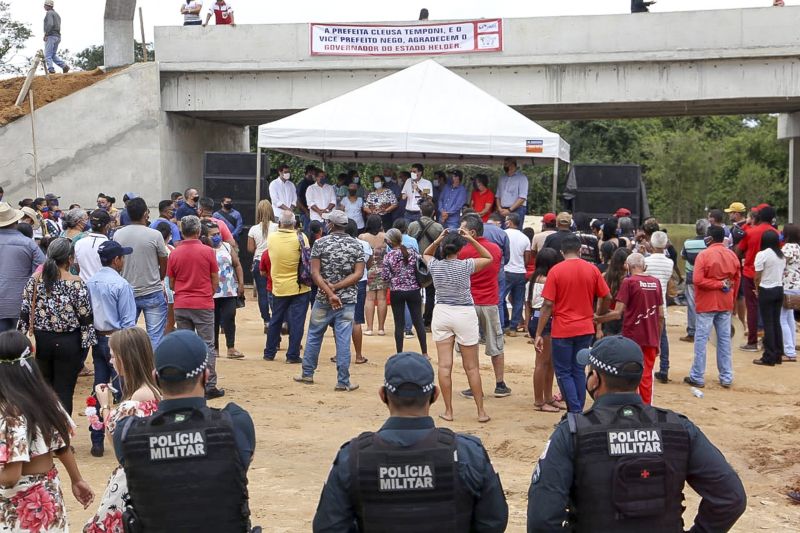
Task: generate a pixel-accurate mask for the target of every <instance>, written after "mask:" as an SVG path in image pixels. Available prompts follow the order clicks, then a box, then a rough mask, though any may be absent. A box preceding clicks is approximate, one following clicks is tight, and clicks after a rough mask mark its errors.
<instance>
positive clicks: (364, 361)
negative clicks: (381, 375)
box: [356, 357, 369, 365]
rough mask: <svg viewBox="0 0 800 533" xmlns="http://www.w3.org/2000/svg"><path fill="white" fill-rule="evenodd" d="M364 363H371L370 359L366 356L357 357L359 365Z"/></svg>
mask: <svg viewBox="0 0 800 533" xmlns="http://www.w3.org/2000/svg"><path fill="white" fill-rule="evenodd" d="M364 363H369V359H367V358H366V357H362V358H361V359H356V364H357V365H363V364H364Z"/></svg>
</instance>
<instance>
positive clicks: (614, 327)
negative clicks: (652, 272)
mask: <svg viewBox="0 0 800 533" xmlns="http://www.w3.org/2000/svg"><path fill="white" fill-rule="evenodd" d="M629 255H631V251H630V250H628V249H627V248H617V249H616V250H614V255H612V256H611V261H609V263H608V268H607V269H606V272H605V274H603V278H604V279H605V280H606V284H607V285H608V288H609V289H610V290H611V307H610V309H611V310H612V311H613V310H614V305H615V304H616V303H617V292H618V291H619V288H620V287H621V286H622V280H624V279H625V276H627V275H628V270H627V269H626V267H625V261H626V260H627V259H628V256H629ZM621 333H622V320H612V321H610V322H606V323H604V324H603V325H602V326H597V336H598V337H603V336H606V335H620V334H621Z"/></svg>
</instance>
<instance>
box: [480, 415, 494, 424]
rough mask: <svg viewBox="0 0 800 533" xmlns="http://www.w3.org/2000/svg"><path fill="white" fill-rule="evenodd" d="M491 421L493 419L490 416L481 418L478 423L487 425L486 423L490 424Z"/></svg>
mask: <svg viewBox="0 0 800 533" xmlns="http://www.w3.org/2000/svg"><path fill="white" fill-rule="evenodd" d="M491 419H492V417H490V416H489V415H484V416H479V417H478V422H479V423H481V424H485V423H486V422H488V421H489V420H491Z"/></svg>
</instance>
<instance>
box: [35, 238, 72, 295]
mask: <svg viewBox="0 0 800 533" xmlns="http://www.w3.org/2000/svg"><path fill="white" fill-rule="evenodd" d="M71 256H72V241H70V240H69V239H66V238H64V237H59V238H57V239H53V242H51V243H50V246H48V247H47V259H46V260H45V262H44V266H43V267H42V281H43V282H44V288H45V290H46V291H47V292H50V290H51V289H52V288H53V285H55V283H56V281H58V280H59V279H61V274H60V273H59V271H58V267H59V266H61V265H67V264H69V258H70V257H71Z"/></svg>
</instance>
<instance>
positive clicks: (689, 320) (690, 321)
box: [683, 283, 697, 337]
mask: <svg viewBox="0 0 800 533" xmlns="http://www.w3.org/2000/svg"><path fill="white" fill-rule="evenodd" d="M683 294H684V296H686V334H687V335H688V336H690V337H694V332H695V331H696V330H697V328H696V327H695V320H696V319H695V311H694V309H695V308H694V285H693V284H691V283H687V284H686V290H685V291H683Z"/></svg>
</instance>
